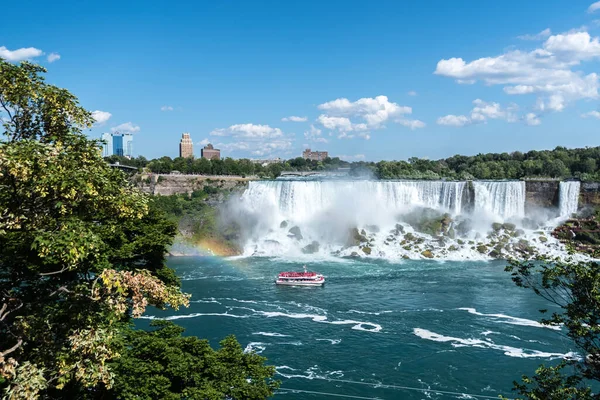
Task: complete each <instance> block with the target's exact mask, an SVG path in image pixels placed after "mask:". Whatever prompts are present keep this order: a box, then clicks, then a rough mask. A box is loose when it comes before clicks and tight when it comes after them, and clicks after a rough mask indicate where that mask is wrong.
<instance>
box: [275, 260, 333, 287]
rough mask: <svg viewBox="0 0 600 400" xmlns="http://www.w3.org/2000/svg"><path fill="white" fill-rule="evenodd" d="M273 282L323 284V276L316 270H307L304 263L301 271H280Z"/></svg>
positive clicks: (280, 283) (289, 284)
mask: <svg viewBox="0 0 600 400" xmlns="http://www.w3.org/2000/svg"><path fill="white" fill-rule="evenodd" d="M275 283H276V284H277V285H287V286H323V284H324V283H325V277H324V276H323V275H321V274H317V273H316V272H310V271H307V270H306V265H305V266H304V271H303V272H281V273H280V274H279V276H278V277H277V280H276V281H275Z"/></svg>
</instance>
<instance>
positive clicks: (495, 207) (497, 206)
mask: <svg viewBox="0 0 600 400" xmlns="http://www.w3.org/2000/svg"><path fill="white" fill-rule="evenodd" d="M473 189H474V190H475V211H476V212H483V213H486V214H488V215H491V216H494V217H498V218H501V219H503V220H504V219H509V218H514V217H517V218H523V217H524V216H525V182H519V181H498V182H493V181H474V182H473Z"/></svg>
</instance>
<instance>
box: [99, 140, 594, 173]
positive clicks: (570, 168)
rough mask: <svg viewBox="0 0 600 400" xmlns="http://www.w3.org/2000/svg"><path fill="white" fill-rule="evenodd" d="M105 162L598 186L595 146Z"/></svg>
mask: <svg viewBox="0 0 600 400" xmlns="http://www.w3.org/2000/svg"><path fill="white" fill-rule="evenodd" d="M105 160H107V162H109V163H115V162H119V163H120V164H122V165H127V166H132V167H136V168H138V169H139V170H140V171H142V170H146V171H149V172H152V173H155V174H170V173H172V172H173V171H177V172H178V173H182V174H201V175H237V176H241V177H247V176H256V177H258V178H261V179H269V178H271V179H272V178H277V177H278V176H279V175H281V173H282V172H308V171H316V172H327V171H330V172H333V171H338V170H339V169H340V168H342V169H344V171H347V172H348V174H349V175H350V176H367V177H372V178H376V179H423V180H435V179H450V180H472V179H542V180H543V179H578V180H581V181H584V182H585V181H600V146H599V147H585V148H574V149H567V148H565V147H556V148H555V149H553V150H541V151H537V150H531V151H527V152H520V151H514V152H511V153H487V154H477V155H475V156H462V155H455V156H452V157H448V158H445V159H440V160H428V159H420V158H417V157H411V158H409V159H408V160H407V161H379V162H366V161H356V162H348V161H344V160H341V159H339V158H338V157H333V158H329V157H328V158H326V159H325V160H323V161H310V160H305V159H303V158H302V157H297V158H293V159H289V160H282V162H272V163H270V164H267V165H262V164H260V163H255V162H253V161H252V160H249V159H233V158H225V159H223V160H208V159H205V158H181V157H177V158H174V159H172V158H171V157H160V158H157V159H153V160H148V159H146V158H145V157H143V156H139V157H136V158H132V159H127V158H126V157H119V156H110V157H106V158H105Z"/></svg>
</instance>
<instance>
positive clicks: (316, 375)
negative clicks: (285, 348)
mask: <svg viewBox="0 0 600 400" xmlns="http://www.w3.org/2000/svg"><path fill="white" fill-rule="evenodd" d="M275 370H276V371H277V374H278V375H281V376H283V377H284V378H287V379H292V378H302V379H309V380H313V379H330V378H336V379H339V378H342V377H343V376H344V372H343V371H326V372H321V371H320V370H319V367H318V366H316V365H315V366H313V367H310V368H307V369H306V370H305V371H302V372H303V374H298V373H293V371H300V370H299V369H296V368H292V367H288V366H287V365H282V366H276V367H275ZM282 371H290V372H292V373H284V372H282Z"/></svg>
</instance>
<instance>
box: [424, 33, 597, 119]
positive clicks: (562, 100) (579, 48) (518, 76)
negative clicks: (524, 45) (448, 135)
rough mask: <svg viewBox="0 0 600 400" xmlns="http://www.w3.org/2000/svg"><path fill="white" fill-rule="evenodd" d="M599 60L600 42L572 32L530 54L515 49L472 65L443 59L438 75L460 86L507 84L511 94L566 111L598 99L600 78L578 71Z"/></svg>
mask: <svg viewBox="0 0 600 400" xmlns="http://www.w3.org/2000/svg"><path fill="white" fill-rule="evenodd" d="M598 58H600V41H599V39H598V38H597V37H596V38H592V37H591V36H590V34H589V33H588V32H585V31H571V32H567V33H563V34H558V35H551V36H549V37H548V38H547V40H546V41H545V42H544V43H543V45H542V46H541V47H540V48H537V49H535V50H533V51H530V52H524V51H520V50H511V51H508V52H506V53H504V54H502V55H499V56H495V57H484V58H480V59H477V60H473V61H471V62H466V61H465V60H463V59H462V58H458V57H454V58H449V59H443V60H440V61H439V62H438V64H437V67H436V70H435V74H437V75H441V76H446V77H450V78H454V79H456V80H457V82H458V83H465V82H477V81H481V82H483V83H485V84H487V85H503V86H504V92H505V93H507V94H510V95H523V94H532V93H533V94H537V95H538V96H539V98H541V99H542V102H543V103H544V104H545V108H546V109H548V110H553V111H562V110H563V109H564V108H565V106H566V105H567V104H568V103H569V102H572V101H576V100H580V99H597V98H598V88H599V81H598V75H597V74H596V73H589V74H587V75H586V74H584V72H583V71H577V70H575V69H574V68H576V67H577V66H579V65H580V64H581V63H582V62H583V61H588V60H592V59H598Z"/></svg>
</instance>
